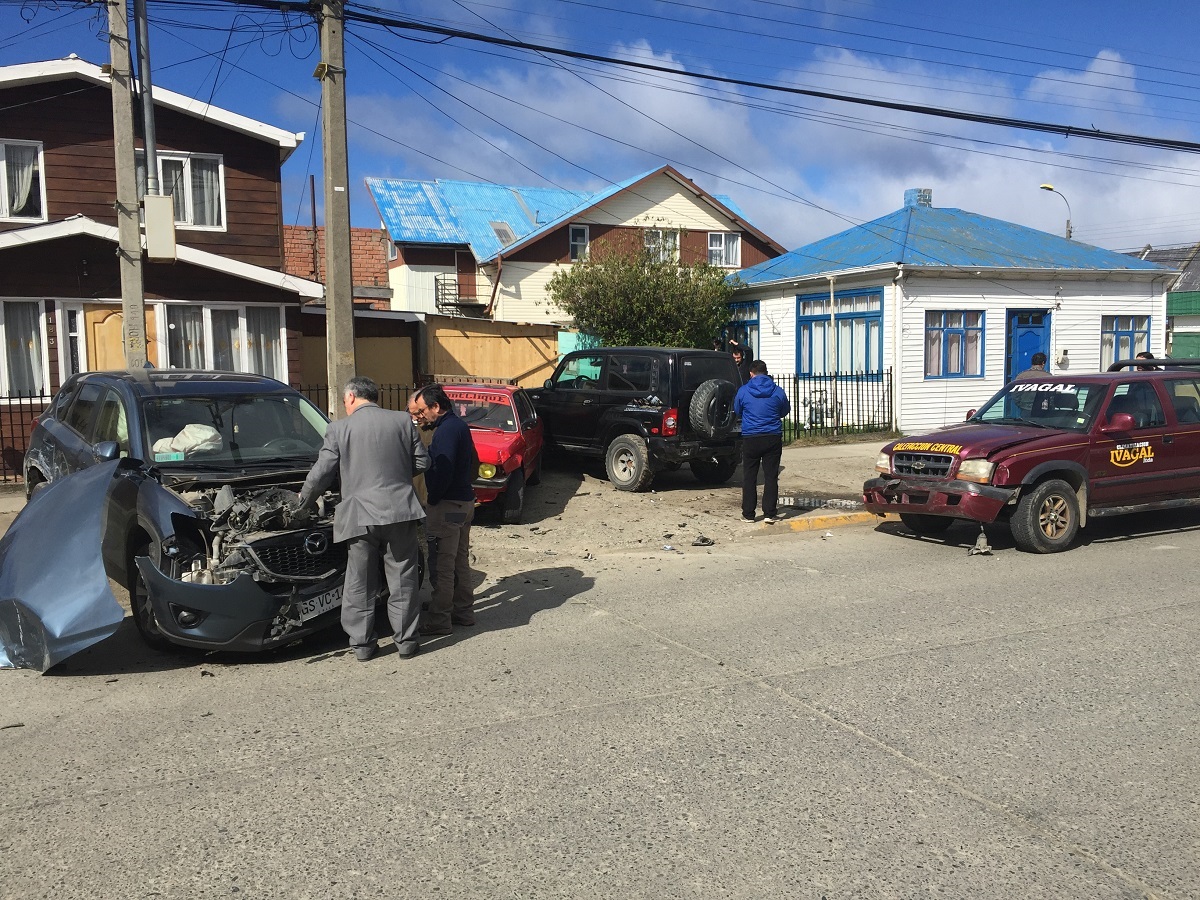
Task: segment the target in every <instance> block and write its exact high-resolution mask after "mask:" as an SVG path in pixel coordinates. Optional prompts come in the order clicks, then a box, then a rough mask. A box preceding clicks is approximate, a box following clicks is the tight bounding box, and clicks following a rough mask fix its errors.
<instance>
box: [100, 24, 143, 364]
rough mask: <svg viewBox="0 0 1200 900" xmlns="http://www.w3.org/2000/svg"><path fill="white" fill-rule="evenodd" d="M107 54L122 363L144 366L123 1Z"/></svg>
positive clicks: (130, 76)
mask: <svg viewBox="0 0 1200 900" xmlns="http://www.w3.org/2000/svg"><path fill="white" fill-rule="evenodd" d="M108 50H109V60H110V64H111V68H112V108H113V152H114V155H115V157H116V175H117V202H116V209H117V244H118V246H117V259H118V267H119V269H120V273H121V315H122V332H123V335H124V339H125V365H126V367H127V368H129V369H131V370H133V369H141V368H144V367H145V365H146V298H145V293H144V287H143V281H142V234H141V228H140V227H139V223H138V196H137V156H136V151H135V146H134V142H133V73H132V71H131V68H132V64H133V59H132V57H131V55H130V52H129V10H128V8H127V7H126V0H108Z"/></svg>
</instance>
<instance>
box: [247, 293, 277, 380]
mask: <svg viewBox="0 0 1200 900" xmlns="http://www.w3.org/2000/svg"><path fill="white" fill-rule="evenodd" d="M280 349H281V347H280V340H279V310H278V309H277V308H276V307H274V306H247V307H246V350H247V365H248V366H249V368H250V371H251V372H256V373H257V374H259V375H266V376H267V377H268V378H279V376H280V373H281V371H282V366H281V362H280V358H279V357H280V352H279V351H280ZM280 380H283V379H280Z"/></svg>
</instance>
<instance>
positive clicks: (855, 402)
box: [774, 369, 892, 439]
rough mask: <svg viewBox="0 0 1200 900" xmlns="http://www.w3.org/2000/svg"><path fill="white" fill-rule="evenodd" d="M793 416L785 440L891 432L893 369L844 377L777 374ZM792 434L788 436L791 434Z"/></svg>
mask: <svg viewBox="0 0 1200 900" xmlns="http://www.w3.org/2000/svg"><path fill="white" fill-rule="evenodd" d="M774 378H775V383H776V384H778V385H779V386H780V387H782V388H783V389H784V391H785V392H786V393H787V395H788V400H789V401H790V402H791V404H792V414H791V417H790V419H789V421H787V422H785V423H784V429H785V435H784V437H785V438H790V439H794V438H797V437H801V436H803V435H805V434H819V435H835V434H853V433H869V432H874V431H890V430H891V428H892V370H891V369H887V370H885V371H884V372H882V373H868V372H854V373H852V374H841V375H834V374H830V375H777V376H774ZM789 426H790V434H789V433H786V432H788V431H789Z"/></svg>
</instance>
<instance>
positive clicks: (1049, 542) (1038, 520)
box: [1008, 478, 1079, 553]
mask: <svg viewBox="0 0 1200 900" xmlns="http://www.w3.org/2000/svg"><path fill="white" fill-rule="evenodd" d="M1008 525H1009V529H1010V530H1011V531H1012V536H1013V540H1014V541H1015V542H1016V544H1017V547H1019V548H1020V549H1021V550H1024V551H1025V552H1026V553H1057V552H1058V551H1060V550H1066V549H1067V548H1068V547H1070V546H1071V542H1072V541H1074V540H1075V535H1076V534H1078V533H1079V501H1078V500H1077V499H1076V496H1075V489H1074V488H1073V487H1071V486H1070V485H1069V484H1067V483H1066V482H1065V481H1062V480H1061V479H1058V478H1052V479H1050V480H1049V481H1043V482H1042V483H1041V484H1039V485H1038V486H1037V487H1035V488H1034V489H1033V490H1031V491H1029V492H1028V493H1025V494H1022V495H1021V499H1020V501H1019V502H1018V503H1017V509H1016V512H1014V513H1013V516H1012V521H1010V522H1009V523H1008Z"/></svg>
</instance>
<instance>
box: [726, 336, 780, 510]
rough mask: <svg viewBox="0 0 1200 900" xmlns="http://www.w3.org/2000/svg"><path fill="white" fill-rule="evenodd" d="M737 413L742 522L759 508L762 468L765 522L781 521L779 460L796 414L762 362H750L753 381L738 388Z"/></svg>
mask: <svg viewBox="0 0 1200 900" xmlns="http://www.w3.org/2000/svg"><path fill="white" fill-rule="evenodd" d="M733 412H734V414H735V415H737V416H740V417H741V420H742V519H743V520H744V521H746V522H753V521H754V515H755V511H756V508H757V506H758V469H759V466H760V465H761V466H762V469H763V496H762V508H763V521H764V522H766V523H767V524H768V525H773V524H775V521H776V520H777V519H778V518H779V460H780V459H781V458H782V457H783V420H784V418H786V417H787V416H788V415H790V414H791V412H792V404H791V403H789V402H788V398H787V394H785V393H784V392H783V388H781V387H779V385H777V384H776V383H775V381H774V379H772V378H771V376H770V375H768V374H767V364H766V363H765V362H763V361H762V360H761V359H756V360H754V362H752V363H750V380H749V381H748V382H746V383H745V384H744V385H742V386H741V388H739V389H738V392H737V396H736V397H735V398H734V400H733Z"/></svg>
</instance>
